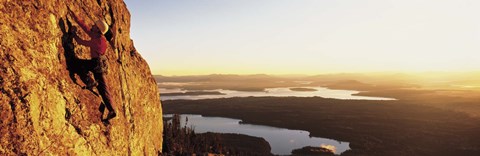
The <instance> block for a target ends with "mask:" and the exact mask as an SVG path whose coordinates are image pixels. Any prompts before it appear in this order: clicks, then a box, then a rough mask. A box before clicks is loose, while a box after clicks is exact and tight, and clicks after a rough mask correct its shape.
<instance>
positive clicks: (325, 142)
mask: <svg viewBox="0 0 480 156" xmlns="http://www.w3.org/2000/svg"><path fill="white" fill-rule="evenodd" d="M164 117H172V115H171V114H167V115H164ZM180 117H181V120H180V121H181V124H182V125H185V119H186V118H188V123H187V126H188V127H193V128H194V129H195V132H196V133H205V132H214V133H237V134H244V135H249V136H255V137H262V138H264V139H265V140H266V141H268V143H269V144H270V146H271V148H272V151H271V152H272V153H273V154H277V155H289V154H291V151H292V150H294V149H299V148H302V147H305V146H313V147H325V148H329V149H333V150H334V152H335V154H340V153H342V152H344V151H346V150H348V149H350V147H349V143H348V142H340V141H336V140H332V139H326V138H319V137H310V136H309V135H310V132H308V131H302V130H290V129H285V128H277V127H270V126H262V125H252V124H240V121H241V120H239V119H231V118H223V117H203V116H201V115H191V114H182V115H180Z"/></svg>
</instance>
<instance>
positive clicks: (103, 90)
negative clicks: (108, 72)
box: [94, 73, 117, 120]
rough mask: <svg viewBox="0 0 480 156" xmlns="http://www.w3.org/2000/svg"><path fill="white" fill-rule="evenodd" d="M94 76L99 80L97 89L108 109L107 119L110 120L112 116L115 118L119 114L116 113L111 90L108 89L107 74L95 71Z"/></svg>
mask: <svg viewBox="0 0 480 156" xmlns="http://www.w3.org/2000/svg"><path fill="white" fill-rule="evenodd" d="M94 76H95V79H96V80H97V82H98V86H97V90H98V92H99V93H100V95H101V96H102V100H103V103H104V104H105V106H106V107H107V109H108V115H107V118H106V119H105V120H110V119H111V118H114V117H115V116H116V115H117V114H116V113H115V110H114V109H113V106H112V97H111V94H110V91H109V90H108V89H107V84H106V82H105V75H103V74H102V73H94Z"/></svg>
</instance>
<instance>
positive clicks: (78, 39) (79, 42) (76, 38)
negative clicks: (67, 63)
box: [73, 34, 92, 47]
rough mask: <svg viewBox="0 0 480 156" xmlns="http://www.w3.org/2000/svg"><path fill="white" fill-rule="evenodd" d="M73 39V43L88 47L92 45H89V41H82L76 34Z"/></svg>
mask: <svg viewBox="0 0 480 156" xmlns="http://www.w3.org/2000/svg"><path fill="white" fill-rule="evenodd" d="M73 38H75V41H77V43H78V44H81V45H84V46H89V47H90V46H92V43H90V41H86V40H83V39H82V38H80V37H78V36H77V34H75V35H74V36H73Z"/></svg>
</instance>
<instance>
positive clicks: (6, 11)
mask: <svg viewBox="0 0 480 156" xmlns="http://www.w3.org/2000/svg"><path fill="white" fill-rule="evenodd" d="M68 7H69V8H71V10H73V11H74V12H75V13H77V14H78V15H79V16H80V17H82V18H84V20H85V23H86V24H87V25H92V24H93V22H94V20H97V19H104V20H105V21H106V22H107V23H108V25H110V27H111V34H114V35H113V38H112V40H111V41H109V45H108V48H107V52H106V55H107V60H108V61H107V64H108V73H107V74H106V82H107V83H108V86H107V87H108V88H109V89H110V91H111V95H112V98H113V103H114V104H113V107H114V108H115V110H116V112H117V117H116V118H114V119H112V120H110V124H104V123H102V122H101V120H100V116H101V113H100V112H99V110H98V108H99V105H100V103H101V102H102V98H101V97H100V96H98V95H96V94H98V91H97V90H96V89H93V90H87V89H82V87H83V86H85V84H84V82H83V81H82V80H81V78H80V77H79V75H78V73H77V72H78V71H77V70H78V69H79V68H81V66H82V65H81V64H78V63H77V61H75V59H89V49H87V48H86V47H84V46H80V45H78V44H77V43H76V42H75V41H73V40H72V35H71V28H72V26H77V27H78V25H77V23H76V22H75V21H74V20H73V18H72V17H71V16H70V15H68ZM0 12H1V16H0V27H1V28H0V58H1V61H0V86H1V88H0V155H21V154H28V155H51V154H53V155H126V154H129V155H144V154H145V155H156V154H157V153H158V152H160V151H161V150H162V131H163V125H162V109H161V105H160V96H159V94H158V93H159V92H158V89H157V86H156V83H155V80H154V79H153V77H152V76H151V73H150V69H149V67H148V65H147V63H146V62H145V61H144V60H143V59H142V57H141V56H140V54H138V53H137V51H136V50H135V48H134V46H133V42H132V40H131V39H130V36H129V33H130V14H129V12H128V10H127V8H126V5H125V3H124V2H123V1H122V0H96V1H94V0H67V1H50V0H30V1H23V0H22V1H17V0H0ZM89 17H91V18H92V19H90V18H89ZM77 32H78V34H79V36H80V37H82V38H84V39H88V37H87V35H86V34H85V33H84V32H82V31H81V29H79V30H78V31H77ZM106 112H107V111H106Z"/></svg>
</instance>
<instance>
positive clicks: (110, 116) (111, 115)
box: [105, 111, 117, 121]
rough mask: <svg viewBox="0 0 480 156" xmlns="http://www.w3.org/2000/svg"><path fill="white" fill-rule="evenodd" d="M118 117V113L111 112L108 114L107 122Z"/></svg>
mask: <svg viewBox="0 0 480 156" xmlns="http://www.w3.org/2000/svg"><path fill="white" fill-rule="evenodd" d="M116 116H117V113H115V112H114V111H109V112H108V115H107V118H106V119H105V120H107V121H108V120H110V119H112V118H114V117H116Z"/></svg>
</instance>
